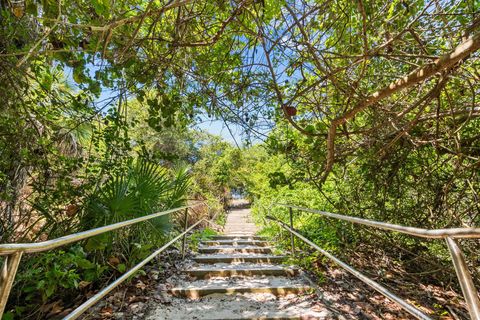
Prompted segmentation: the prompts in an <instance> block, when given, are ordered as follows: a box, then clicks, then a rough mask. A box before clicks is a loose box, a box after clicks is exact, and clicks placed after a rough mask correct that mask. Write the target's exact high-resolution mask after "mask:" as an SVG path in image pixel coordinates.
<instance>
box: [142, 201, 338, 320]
mask: <svg viewBox="0 0 480 320" xmlns="http://www.w3.org/2000/svg"><path fill="white" fill-rule="evenodd" d="M256 231H257V229H256V226H255V224H254V223H253V222H252V220H251V215H250V209H248V208H238V209H234V210H232V211H231V212H230V213H229V214H228V216H227V222H226V225H225V232H224V235H221V236H216V237H214V238H213V239H212V240H209V241H204V242H202V243H200V245H199V247H198V255H196V256H194V258H193V260H192V261H190V262H189V263H188V264H187V266H186V268H185V270H184V272H183V274H182V275H181V276H179V277H177V278H175V279H172V282H173V283H172V287H171V288H169V290H168V292H169V294H170V295H171V296H172V298H169V299H168V303H164V304H161V305H158V307H157V308H155V309H153V310H152V311H151V312H150V315H149V316H148V317H147V319H149V320H153V319H156V320H157V319H170V320H171V319H182V320H189V319H192V320H193V319H209V320H214V319H216V320H220V319H223V320H234V319H236V320H240V319H277V320H278V319H309V320H310V319H327V318H328V319H331V318H332V317H331V315H332V314H331V313H330V312H329V311H328V310H327V309H326V308H323V307H321V306H319V304H318V301H316V299H315V294H314V293H313V292H314V290H313V289H312V288H311V287H310V285H309V282H308V280H307V279H306V278H305V277H304V276H302V275H301V272H300V271H299V270H298V269H296V268H294V267H289V266H285V265H282V264H281V262H282V261H283V260H284V258H285V257H284V256H280V255H273V254H272V248H271V247H270V243H268V242H267V241H266V240H265V239H264V238H261V237H258V236H255V233H256Z"/></svg>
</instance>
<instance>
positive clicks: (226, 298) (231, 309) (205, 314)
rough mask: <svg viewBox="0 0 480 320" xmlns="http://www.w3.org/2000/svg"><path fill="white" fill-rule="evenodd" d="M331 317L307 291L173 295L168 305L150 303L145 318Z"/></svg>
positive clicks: (280, 319)
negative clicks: (303, 293)
mask: <svg viewBox="0 0 480 320" xmlns="http://www.w3.org/2000/svg"><path fill="white" fill-rule="evenodd" d="M247 319H256V320H326V319H329V320H332V319H338V317H337V316H336V315H335V314H334V313H332V312H331V311H330V310H329V309H328V307H327V306H325V305H323V304H321V303H319V302H314V301H312V299H311V298H309V296H308V295H287V296H282V297H276V296H274V295H271V294H254V293H253V294H252V293H245V294H235V295H216V294H213V295H209V296H204V297H201V298H199V299H195V300H187V301H185V300H184V299H183V298H176V297H174V298H173V299H172V301H171V303H169V304H168V305H165V306H163V305H159V304H156V305H152V308H151V313H150V315H149V316H147V317H146V320H247Z"/></svg>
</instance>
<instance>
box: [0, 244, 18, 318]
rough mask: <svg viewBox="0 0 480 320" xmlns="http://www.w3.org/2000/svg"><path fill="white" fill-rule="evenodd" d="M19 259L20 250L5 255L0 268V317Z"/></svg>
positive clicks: (0, 316)
mask: <svg viewBox="0 0 480 320" xmlns="http://www.w3.org/2000/svg"><path fill="white" fill-rule="evenodd" d="M21 259H22V252H15V253H12V254H10V255H8V256H5V260H4V262H3V266H2V270H0V319H1V318H2V315H3V312H4V311H5V306H6V305H7V300H8V296H9V295H10V290H11V289H12V286H13V281H14V280H15V275H16V274H17V269H18V266H19V264H20V260H21Z"/></svg>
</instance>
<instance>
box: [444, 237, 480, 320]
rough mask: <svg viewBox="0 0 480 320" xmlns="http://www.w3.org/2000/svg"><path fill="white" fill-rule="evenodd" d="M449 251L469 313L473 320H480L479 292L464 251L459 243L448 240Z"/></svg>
mask: <svg viewBox="0 0 480 320" xmlns="http://www.w3.org/2000/svg"><path fill="white" fill-rule="evenodd" d="M445 240H446V241H447V246H448V249H449V250H450V255H451V257H452V262H453V265H454V267H455V272H456V273H457V278H458V282H460V287H461V288H462V293H463V297H464V298H465V302H466V303H467V307H468V312H469V314H470V318H471V319H472V320H480V300H479V299H478V292H477V289H476V288H475V285H474V284H473V280H472V276H471V274H470V271H468V266H467V263H466V262H465V257H464V255H463V252H462V249H460V247H459V246H458V243H457V241H455V240H454V239H452V238H446V239H445Z"/></svg>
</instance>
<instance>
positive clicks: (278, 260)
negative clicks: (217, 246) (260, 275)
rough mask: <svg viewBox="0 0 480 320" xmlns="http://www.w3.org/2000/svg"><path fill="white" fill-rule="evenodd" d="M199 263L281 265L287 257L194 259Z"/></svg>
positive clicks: (207, 256)
mask: <svg viewBox="0 0 480 320" xmlns="http://www.w3.org/2000/svg"><path fill="white" fill-rule="evenodd" d="M193 260H194V261H195V262H197V263H235V262H254V263H281V262H282V261H283V260H285V256H274V255H262V254H259V255H241V254H232V255H226V254H218V255H214V254H208V255H198V256H195V257H193Z"/></svg>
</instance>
